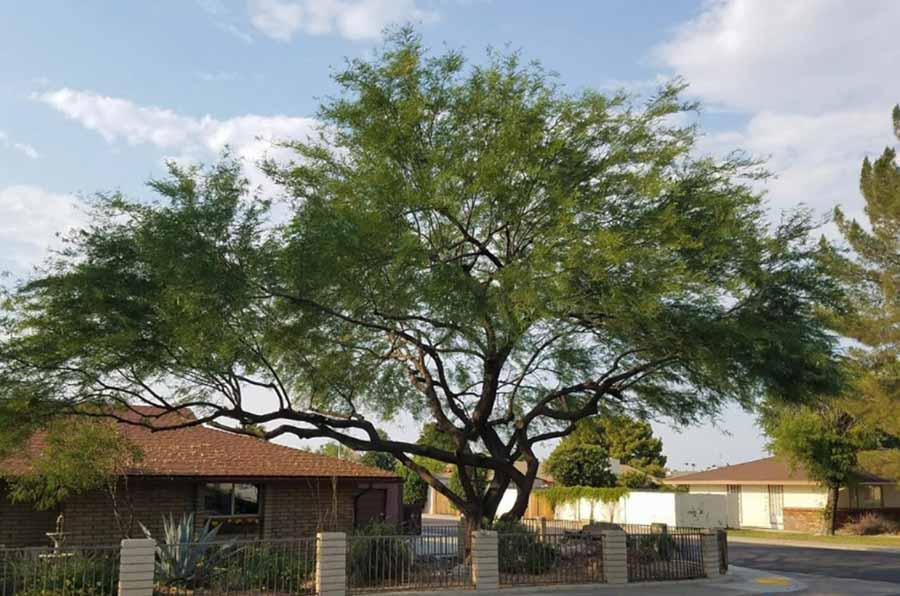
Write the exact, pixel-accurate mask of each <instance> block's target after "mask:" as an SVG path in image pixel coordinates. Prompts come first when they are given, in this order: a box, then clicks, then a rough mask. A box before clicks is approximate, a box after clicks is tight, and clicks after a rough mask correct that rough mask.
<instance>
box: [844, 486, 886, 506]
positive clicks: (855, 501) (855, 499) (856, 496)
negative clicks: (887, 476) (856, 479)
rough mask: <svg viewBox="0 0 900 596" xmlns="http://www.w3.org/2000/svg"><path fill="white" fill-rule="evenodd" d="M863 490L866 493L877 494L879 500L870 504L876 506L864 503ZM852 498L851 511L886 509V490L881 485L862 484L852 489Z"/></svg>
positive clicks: (874, 500)
mask: <svg viewBox="0 0 900 596" xmlns="http://www.w3.org/2000/svg"><path fill="white" fill-rule="evenodd" d="M863 490H865V491H867V492H868V491H873V492H874V493H876V494H877V498H876V499H873V500H871V501H868V500H867V502H868V503H874V504H866V505H864V504H863V503H862V498H861V497H862V495H861V494H860V493H861V492H862V491H863ZM850 496H851V497H852V500H851V503H850V508H851V509H884V489H883V487H882V486H881V485H878V484H860V485H857V486H854V487H852V490H851V491H850Z"/></svg>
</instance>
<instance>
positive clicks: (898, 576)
mask: <svg viewBox="0 0 900 596" xmlns="http://www.w3.org/2000/svg"><path fill="white" fill-rule="evenodd" d="M728 558H729V560H730V562H731V563H733V564H735V565H740V566H742V567H752V568H754V569H765V570H766V571H778V572H782V573H787V574H790V573H804V574H811V575H818V576H826V577H842V578H852V579H861V580H868V581H880V582H893V583H896V584H898V586H900V554H897V553H896V552H885V551H875V550H872V551H853V550H835V549H825V548H810V547H798V546H778V545H773V544H740V543H737V542H729V543H728ZM898 591H900V589H898Z"/></svg>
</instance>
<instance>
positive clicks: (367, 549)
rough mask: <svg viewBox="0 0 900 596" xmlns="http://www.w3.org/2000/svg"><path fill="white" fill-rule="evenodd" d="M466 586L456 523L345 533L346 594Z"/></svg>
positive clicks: (467, 573) (467, 580) (466, 569)
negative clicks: (416, 530)
mask: <svg viewBox="0 0 900 596" xmlns="http://www.w3.org/2000/svg"><path fill="white" fill-rule="evenodd" d="M471 586H472V569H471V565H470V564H469V563H468V562H467V560H466V552H465V541H464V539H462V538H461V535H460V531H459V527H458V526H432V527H427V526H426V527H424V528H423V529H422V534H421V535H408V534H397V535H355V536H348V537H347V587H348V589H349V591H350V592H351V593H361V592H383V591H391V592H393V591H400V590H427V589H433V588H467V587H471Z"/></svg>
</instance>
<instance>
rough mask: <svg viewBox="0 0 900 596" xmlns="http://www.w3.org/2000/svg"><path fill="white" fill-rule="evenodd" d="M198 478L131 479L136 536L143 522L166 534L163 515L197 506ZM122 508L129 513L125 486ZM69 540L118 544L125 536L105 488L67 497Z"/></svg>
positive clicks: (153, 532) (153, 529)
mask: <svg viewBox="0 0 900 596" xmlns="http://www.w3.org/2000/svg"><path fill="white" fill-rule="evenodd" d="M196 484H197V483H196V481H193V480H174V479H173V480H166V479H138V478H133V479H131V480H129V483H128V488H127V494H128V495H129V496H130V500H131V502H132V503H133V504H134V522H133V525H132V528H131V536H132V537H141V536H143V532H142V531H141V527H140V525H139V522H140V523H143V524H144V525H145V526H147V528H148V529H149V530H150V532H151V533H152V534H153V535H154V536H161V535H162V518H163V516H167V515H174V516H175V517H176V518H177V517H179V516H181V515H182V514H183V513H185V512H189V511H194V510H195V509H196V494H197V490H196ZM118 500H119V510H120V511H121V512H122V513H123V515H125V516H127V514H128V507H127V504H126V500H125V490H124V489H120V491H119V499H118ZM63 512H64V513H65V516H66V527H65V530H66V534H67V537H66V542H68V543H69V544H115V543H117V542H118V541H119V540H121V539H122V537H123V536H122V534H121V533H120V531H119V526H118V524H117V523H116V520H115V517H114V516H113V507H112V501H111V499H110V497H109V494H108V493H106V492H103V491H96V492H91V493H86V494H84V495H79V496H76V497H73V498H72V499H69V500H68V501H66V503H65V505H64V507H63Z"/></svg>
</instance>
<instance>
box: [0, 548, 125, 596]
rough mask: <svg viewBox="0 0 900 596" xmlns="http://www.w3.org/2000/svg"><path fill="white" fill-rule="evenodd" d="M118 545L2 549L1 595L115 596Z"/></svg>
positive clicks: (0, 550) (0, 554)
mask: <svg viewBox="0 0 900 596" xmlns="http://www.w3.org/2000/svg"><path fill="white" fill-rule="evenodd" d="M118 584H119V546H92V547H77V548H59V549H54V548H50V547H47V548H44V547H33V548H2V549H0V596H8V595H12V594H19V595H34V596H44V595H53V596H114V595H115V594H117V592H118Z"/></svg>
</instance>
